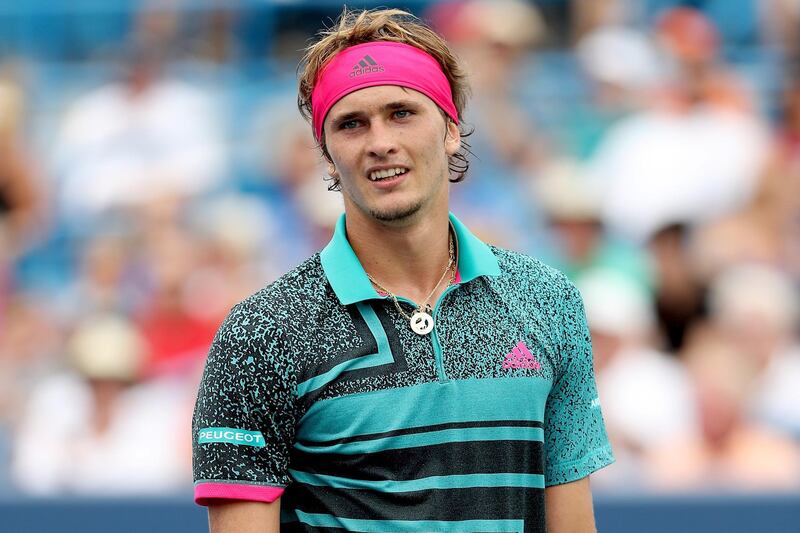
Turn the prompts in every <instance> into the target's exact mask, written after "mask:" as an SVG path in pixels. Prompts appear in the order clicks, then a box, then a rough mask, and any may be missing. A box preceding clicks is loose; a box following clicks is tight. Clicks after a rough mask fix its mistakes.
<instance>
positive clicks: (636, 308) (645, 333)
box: [578, 268, 697, 489]
mask: <svg viewBox="0 0 800 533" xmlns="http://www.w3.org/2000/svg"><path fill="white" fill-rule="evenodd" d="M578 288H579V289H580V291H581V294H582V295H583V298H584V305H585V306H586V317H587V320H588V322H589V329H590V331H591V333H592V348H593V350H594V357H595V371H596V373H597V386H598V393H599V397H600V401H601V404H602V406H603V417H604V419H605V421H606V424H607V427H608V431H609V437H610V438H611V441H612V444H613V446H614V454H615V455H616V456H617V464H616V465H614V467H613V468H610V469H608V472H607V473H601V474H598V475H597V476H596V477H597V479H595V476H592V483H593V484H595V483H598V484H599V486H601V487H605V488H606V489H610V488H617V489H623V488H628V489H630V488H634V487H639V486H642V485H643V484H644V483H645V482H646V480H645V479H644V478H643V476H642V473H641V462H642V461H643V458H644V456H645V455H646V453H647V452H648V451H649V450H651V449H653V448H655V447H657V446H658V445H659V443H661V442H663V441H665V440H671V439H677V438H686V437H688V436H691V435H694V434H695V433H696V432H697V421H696V417H695V411H694V398H693V394H692V388H691V384H690V382H689V379H688V376H687V375H686V372H685V369H684V368H683V367H682V366H681V365H680V364H679V363H678V362H677V361H676V360H675V359H674V358H672V357H670V356H668V355H666V354H664V353H661V352H659V351H657V350H655V349H654V348H653V347H652V346H653V339H654V335H655V317H654V315H653V302H652V299H651V297H650V295H649V293H648V292H647V290H645V289H644V288H643V287H642V286H641V284H640V283H637V281H636V280H632V279H630V278H628V277H626V276H625V275H624V274H623V273H621V272H619V271H613V270H608V269H603V268H597V269H595V270H593V271H591V272H588V273H586V274H585V275H584V276H583V277H582V278H581V279H580V280H579V282H578Z"/></svg>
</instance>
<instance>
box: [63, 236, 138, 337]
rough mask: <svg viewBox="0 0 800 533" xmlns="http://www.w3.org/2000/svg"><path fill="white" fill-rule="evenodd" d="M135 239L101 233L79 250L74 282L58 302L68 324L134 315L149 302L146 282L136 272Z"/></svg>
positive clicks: (64, 289)
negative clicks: (89, 318) (99, 315)
mask: <svg viewBox="0 0 800 533" xmlns="http://www.w3.org/2000/svg"><path fill="white" fill-rule="evenodd" d="M134 244H135V238H134V236H133V235H130V234H127V235H126V234H116V233H110V232H108V233H107V232H106V231H105V230H104V231H103V232H102V233H101V232H98V233H97V234H95V235H92V236H90V237H88V239H87V240H86V242H85V243H83V247H82V249H80V250H79V255H80V257H79V265H78V268H77V272H76V273H75V275H74V276H73V277H72V282H71V283H70V284H68V285H67V286H65V287H63V288H62V289H61V290H60V291H59V296H58V299H57V302H55V305H56V308H57V309H58V311H59V313H60V315H61V317H62V318H63V319H64V320H65V321H68V322H73V321H75V320H76V319H77V318H78V317H81V316H86V315H91V314H96V313H125V314H129V313H133V312H135V311H136V310H137V309H139V308H140V307H141V306H142V305H143V303H144V300H145V298H146V292H145V291H146V286H145V280H144V279H141V278H142V277H143V276H142V275H141V274H138V275H137V272H136V271H135V268H134V265H135V262H134V258H135V254H134V252H133V249H134Z"/></svg>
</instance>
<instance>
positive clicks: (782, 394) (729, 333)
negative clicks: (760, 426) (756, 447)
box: [709, 265, 800, 437]
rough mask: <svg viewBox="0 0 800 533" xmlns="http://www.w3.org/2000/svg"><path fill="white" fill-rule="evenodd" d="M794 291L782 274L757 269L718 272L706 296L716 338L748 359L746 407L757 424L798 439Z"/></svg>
mask: <svg viewBox="0 0 800 533" xmlns="http://www.w3.org/2000/svg"><path fill="white" fill-rule="evenodd" d="M799 295H800V292H798V289H797V287H796V285H795V284H794V283H793V282H792V280H791V279H790V278H788V277H787V276H786V275H785V274H783V273H782V272H780V271H779V270H776V269H774V268H770V267H766V266H763V265H758V266H756V265H741V266H736V267H734V268H730V269H728V270H726V271H724V272H723V273H721V274H720V275H719V276H718V277H717V278H716V279H715V280H714V282H713V285H712V286H711V291H710V303H709V307H710V311H711V317H712V319H713V325H714V327H715V328H716V331H717V333H718V334H719V335H721V336H723V337H724V338H725V339H726V340H727V341H728V342H729V343H730V344H731V345H733V346H736V347H737V348H738V349H739V350H741V351H743V352H744V353H745V354H746V355H747V356H748V357H749V358H750V359H752V363H751V366H752V367H753V370H754V372H755V380H754V382H753V383H752V386H751V388H750V390H749V391H748V392H749V394H750V398H749V399H747V400H746V406H747V407H748V408H749V409H750V414H751V415H752V416H754V417H755V419H756V420H758V421H760V422H762V423H768V424H771V425H772V426H773V427H775V428H778V429H780V430H783V431H786V432H790V433H793V434H794V435H795V436H797V437H800V387H799V386H798V384H800V343H798V339H797V336H796V330H797V324H798V320H800V298H799V297H798V296H799Z"/></svg>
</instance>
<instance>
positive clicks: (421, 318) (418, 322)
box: [367, 232, 456, 335]
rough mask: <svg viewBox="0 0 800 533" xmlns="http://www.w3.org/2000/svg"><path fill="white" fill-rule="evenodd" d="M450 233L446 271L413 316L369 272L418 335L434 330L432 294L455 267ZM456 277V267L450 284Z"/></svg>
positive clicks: (370, 278)
mask: <svg viewBox="0 0 800 533" xmlns="http://www.w3.org/2000/svg"><path fill="white" fill-rule="evenodd" d="M448 235H449V253H450V260H449V261H448V263H447V267H446V268H445V269H444V272H442V277H441V278H439V281H437V282H436V285H435V286H434V287H433V289H432V290H431V292H430V294H428V297H427V298H425V300H424V301H423V302H422V303H421V304H419V305H418V306H417V308H416V309H415V310H414V313H412V314H411V316H408V315H407V314H406V313H405V311H403V308H402V307H400V302H399V301H398V300H397V296H395V295H394V293H392V291H390V290H389V289H387V288H385V287H384V286H382V285H381V284H380V283H378V282H377V281H376V280H375V278H373V277H372V276H370V275H369V274H367V277H368V278H369V280H370V281H371V282H372V283H373V284H374V285H375V286H376V287H378V288H379V289H380V290H382V291H383V292H385V293H386V294H388V295H389V297H390V298H391V299H392V301H393V302H394V306H395V307H396V308H397V310H398V311H399V312H400V314H401V315H403V317H405V319H406V320H408V322H409V325H410V326H411V329H412V330H413V331H414V333H416V334H417V335H427V334H428V333H430V332H431V331H433V317H432V316H431V306H430V304H429V302H430V299H431V296H433V293H435V292H436V289H437V288H439V285H441V284H442V280H444V277H445V276H446V275H447V273H448V272H450V269H451V268H452V267H453V265H454V264H455V262H456V255H455V246H454V245H453V234H452V233H449V232H448ZM455 278H456V269H453V272H452V274H450V284H451V285H452V284H453V281H455ZM423 305H424V306H425V310H424V311H423V310H422V306H423Z"/></svg>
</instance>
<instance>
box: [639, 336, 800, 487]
mask: <svg viewBox="0 0 800 533" xmlns="http://www.w3.org/2000/svg"><path fill="white" fill-rule="evenodd" d="M683 357H684V361H685V362H686V364H687V365H688V369H689V372H690V374H691V376H692V381H693V382H694V386H695V388H696V396H697V402H698V403H697V406H698V409H699V417H700V427H701V434H700V435H699V436H697V437H694V436H691V435H689V436H686V437H681V438H678V439H674V440H669V441H665V442H664V443H663V444H662V445H661V446H659V447H658V448H657V449H655V450H653V451H652V452H651V453H650V454H649V457H648V461H647V463H646V475H647V476H648V478H649V484H650V485H651V487H652V488H655V489H657V490H669V491H676V490H683V491H686V490H694V491H701V490H702V491H709V490H713V491H715V492H720V491H722V492H748V491H755V490H771V491H777V490H798V489H799V488H800V449H798V446H797V444H796V443H794V442H793V441H792V440H791V439H790V438H789V437H788V436H786V434H782V433H780V432H778V431H776V430H774V429H772V428H770V427H769V426H766V425H764V424H762V423H759V422H757V421H755V420H753V418H752V417H749V416H748V414H747V408H746V406H747V399H748V393H749V392H750V391H751V390H752V387H753V385H754V382H755V380H756V376H757V369H756V361H755V360H754V359H753V358H752V357H750V356H749V355H748V354H746V353H744V352H743V351H742V350H741V349H739V348H738V347H737V346H736V345H735V344H733V343H731V342H728V341H727V340H725V339H723V338H719V337H718V336H715V335H713V334H707V333H706V334H701V331H698V332H697V334H696V335H694V336H693V338H692V340H691V342H690V343H689V346H688V348H687V350H686V352H685V353H684V356H683Z"/></svg>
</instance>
